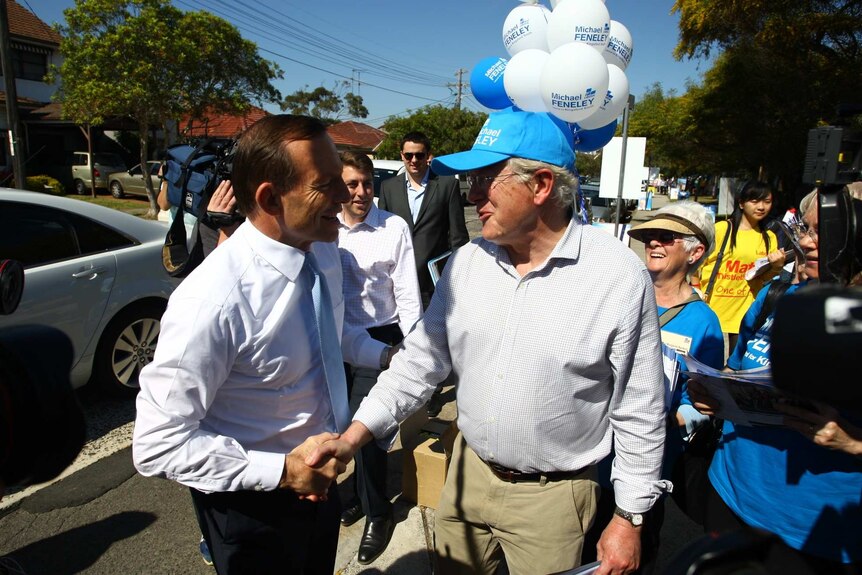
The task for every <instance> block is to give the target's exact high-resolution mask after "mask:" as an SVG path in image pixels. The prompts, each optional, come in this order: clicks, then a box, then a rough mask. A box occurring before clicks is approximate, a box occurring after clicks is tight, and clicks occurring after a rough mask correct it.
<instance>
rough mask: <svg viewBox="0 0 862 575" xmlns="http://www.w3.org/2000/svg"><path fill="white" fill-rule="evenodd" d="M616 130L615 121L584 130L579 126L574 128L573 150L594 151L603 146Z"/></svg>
mask: <svg viewBox="0 0 862 575" xmlns="http://www.w3.org/2000/svg"><path fill="white" fill-rule="evenodd" d="M616 131H617V121H616V120H614V121H613V122H611V123H610V124H608V125H606V126H602V127H601V128H596V129H595V130H584V129H582V128H581V127H580V126H578V127H577V128H576V129H575V151H576V152H595V151H596V150H598V149H601V148H604V147H605V146H606V145H607V143H608V142H610V141H611V139H612V138H613V137H614V132H616Z"/></svg>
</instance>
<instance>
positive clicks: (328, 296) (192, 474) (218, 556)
mask: <svg viewBox="0 0 862 575" xmlns="http://www.w3.org/2000/svg"><path fill="white" fill-rule="evenodd" d="M232 184H233V188H234V192H235V198H236V202H237V207H238V210H239V211H240V212H241V213H242V214H244V215H245V216H246V222H245V223H243V224H242V225H241V226H240V227H239V228H238V229H237V230H236V231H235V232H234V234H233V235H232V236H231V237H230V238H229V239H228V240H227V241H225V242H224V243H223V244H222V245H221V246H220V247H219V248H218V249H216V250H215V251H213V253H212V254H211V255H210V256H209V257H208V258H206V259H205V260H204V261H203V262H202V263H201V264H200V265H199V266H198V267H197V268H196V269H195V270H194V271H193V272H192V273H191V274H190V275H189V276H188V277H187V278H186V279H185V280H184V281H183V283H182V284H181V285H180V286H179V288H178V289H177V290H176V291H175V292H174V293H173V294H172V296H171V298H170V300H169V302H168V308H167V311H166V312H165V314H164V316H163V317H162V323H161V333H160V337H159V340H160V341H159V346H158V349H157V350H156V353H155V357H154V360H153V362H152V363H150V364H149V365H148V366H147V367H146V368H145V369H144V370H143V371H142V373H141V377H140V382H141V392H140V393H139V395H138V399H137V418H136V421H135V430H134V439H133V458H134V462H135V466H136V467H137V469H138V471H139V472H140V473H141V474H143V475H147V476H159V477H166V478H168V479H173V480H175V481H178V482H180V483H182V484H183V485H186V486H188V487H190V488H191V494H192V500H193V502H194V506H195V511H196V513H197V515H198V522H199V524H200V526H201V529H202V531H203V533H204V536H205V537H206V540H207V543H208V544H209V548H210V551H211V552H212V557H213V561H214V563H215V567H216V570H217V571H218V573H219V574H221V575H224V574H231V573H326V574H327V575H331V573H332V572H333V569H334V562H335V552H336V547H337V544H338V531H339V515H340V513H341V505H340V501H339V500H338V495H337V491H336V490H335V489H334V488H333V486H332V482H333V480H334V479H335V478H336V476H337V474H338V473H339V472H342V471H343V470H344V469H345V466H344V465H343V464H341V463H340V462H338V461H335V460H332V461H328V462H326V463H325V464H322V465H319V466H316V467H315V468H312V467H309V466H307V465H306V464H305V462H304V457H305V455H306V454H307V453H308V452H309V451H310V449H311V448H312V447H313V446H314V445H316V444H317V443H318V442H320V441H322V440H325V439H329V438H334V437H337V434H336V433H335V432H338V431H341V430H343V429H344V427H345V426H346V424H347V423H349V417H350V412H349V406H348V403H347V386H346V383H345V380H344V369H343V364H342V361H343V359H342V355H341V351H342V350H343V352H344V358H346V359H347V360H348V361H351V362H353V363H356V364H358V365H368V366H378V365H380V364H381V363H383V361H381V360H382V359H383V360H386V361H387V362H388V352H387V349H386V346H385V345H384V344H383V343H380V342H377V341H374V340H372V339H371V338H370V337H369V336H368V334H367V332H365V331H364V330H351V329H349V327H348V326H344V331H343V338H342V318H343V313H344V301H343V296H342V276H341V261H340V258H339V255H338V249H337V247H336V245H335V243H334V241H335V240H336V239H337V237H338V227H339V221H338V214H339V213H340V211H341V203H342V202H345V201H347V199H348V198H349V194H348V192H347V188H346V187H345V185H344V181H343V180H342V178H341V162H340V160H339V158H338V154H337V152H336V150H335V145H334V144H333V143H332V140H331V139H330V138H329V136H328V135H327V134H326V127H325V126H324V125H323V124H322V123H321V122H320V121H319V120H317V119H314V118H309V117H304V116H289V115H278V116H268V117H266V118H264V119H261V120H259V121H258V122H256V123H255V124H254V125H252V126H251V127H250V128H249V129H247V130H246V131H245V132H244V133H243V135H242V136H241V138H240V140H239V143H238V147H237V151H236V155H235V158H234V166H233V180H232ZM339 338H341V344H340V347H341V349H339ZM333 364H334V365H335V368H333Z"/></svg>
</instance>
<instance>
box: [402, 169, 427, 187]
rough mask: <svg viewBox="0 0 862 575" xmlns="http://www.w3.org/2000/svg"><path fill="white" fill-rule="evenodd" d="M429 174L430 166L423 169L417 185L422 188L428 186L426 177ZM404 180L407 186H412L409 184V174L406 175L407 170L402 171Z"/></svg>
mask: <svg viewBox="0 0 862 575" xmlns="http://www.w3.org/2000/svg"><path fill="white" fill-rule="evenodd" d="M430 176H431V167H430V166H429V167H428V168H426V169H425V175H424V176H422V181H421V182H419V185H420V186H421V187H423V188H425V187H427V186H428V178H429V177H430ZM404 182H405V183H406V185H407V187H408V188H412V187H413V186H412V185H411V184H410V176H408V175H407V172H404Z"/></svg>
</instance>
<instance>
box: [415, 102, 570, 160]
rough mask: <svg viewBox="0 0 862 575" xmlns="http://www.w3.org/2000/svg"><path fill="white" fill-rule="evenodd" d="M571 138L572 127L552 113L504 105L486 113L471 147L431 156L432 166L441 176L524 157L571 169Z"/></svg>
mask: <svg viewBox="0 0 862 575" xmlns="http://www.w3.org/2000/svg"><path fill="white" fill-rule="evenodd" d="M573 140H574V136H573V132H572V129H571V127H569V125H568V124H566V123H565V122H563V121H562V120H560V119H559V118H556V117H554V116H552V115H551V114H548V113H545V112H525V111H523V110H519V109H517V108H514V107H512V108H506V109H505V110H499V111H497V112H492V113H491V114H489V115H488V119H487V120H485V124H484V125H483V126H482V129H481V130H479V135H478V136H476V141H475V142H473V148H472V149H470V150H467V151H466V152H458V153H455V154H447V155H445V156H440V157H439V158H434V159H433V160H432V161H431V169H432V170H434V173H436V174H440V175H441V176H450V175H452V174H457V173H461V172H469V171H472V170H478V169H480V168H484V167H486V166H490V165H492V164H496V163H497V162H502V161H504V160H508V159H509V158H525V159H527V160H537V161H540V162H545V163H548V164H553V165H555V166H559V167H561V168H566V169H567V170H569V171H572V170H573V168H574V164H575V152H574V148H573V146H574V142H573Z"/></svg>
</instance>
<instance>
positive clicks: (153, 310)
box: [93, 300, 167, 397]
mask: <svg viewBox="0 0 862 575" xmlns="http://www.w3.org/2000/svg"><path fill="white" fill-rule="evenodd" d="M166 305H167V302H165V301H152V300H151V301H147V302H143V303H140V304H138V305H135V306H133V307H130V308H127V309H125V310H123V311H121V312H120V313H118V314H117V316H116V317H114V319H112V320H111V322H110V323H109V324H108V327H106V328H105V331H104V332H103V333H102V338H101V339H100V340H99V345H98V347H97V348H96V356H95V358H94V360H93V377H94V378H95V379H96V381H97V382H98V385H99V386H100V387H101V388H102V389H103V390H105V391H106V392H108V393H109V394H111V395H115V396H120V397H132V396H134V395H136V394H137V393H138V388H139V383H138V377H139V376H140V374H141V369H142V368H143V367H144V366H145V365H147V364H148V363H150V362H151V361H152V360H153V354H154V353H155V350H156V344H157V343H158V341H159V331H160V329H161V318H162V314H163V313H164V311H165V307H166Z"/></svg>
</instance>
